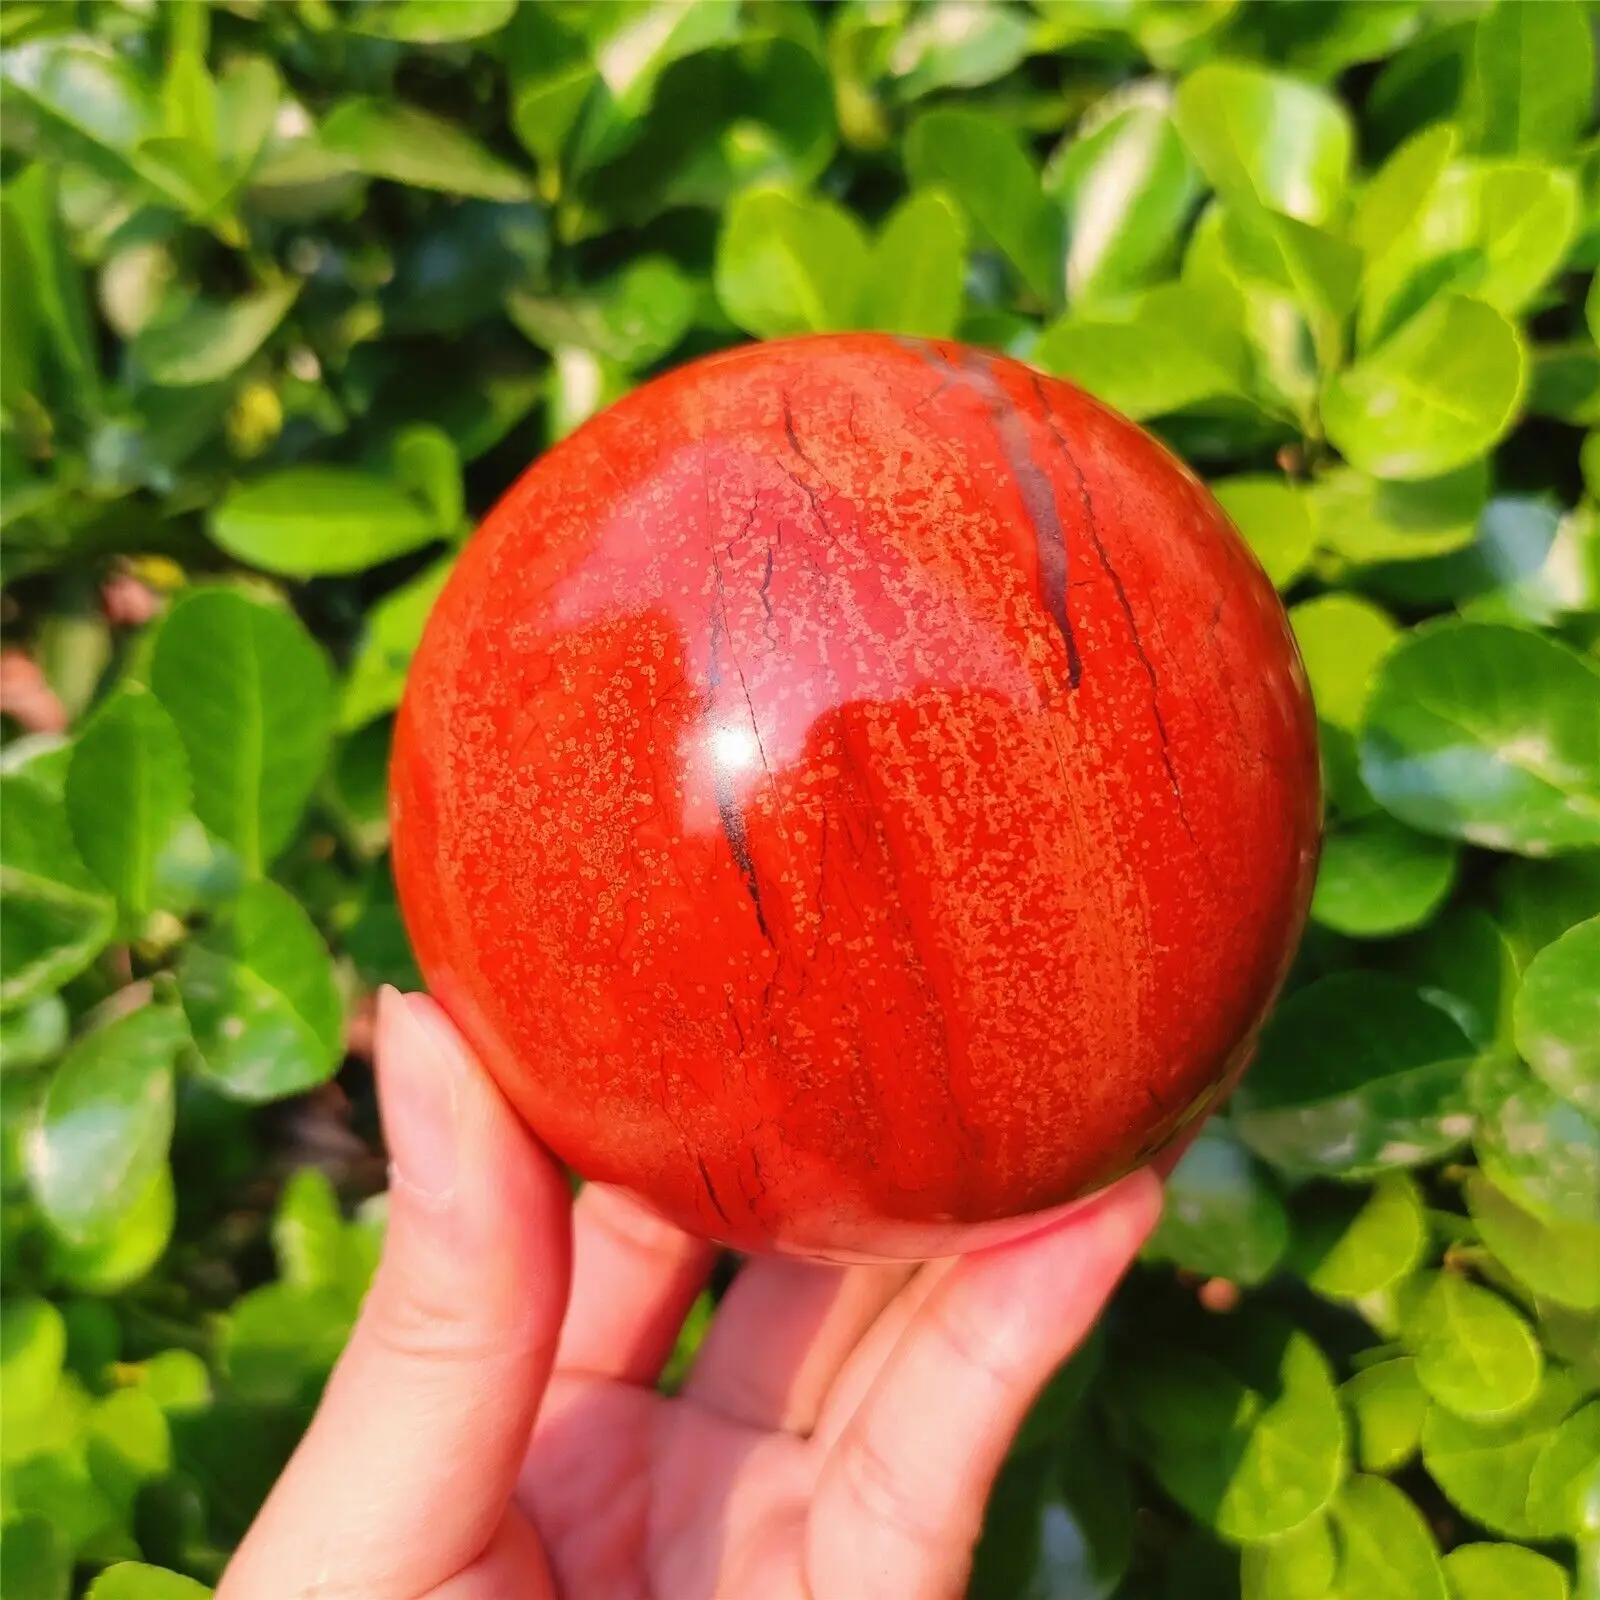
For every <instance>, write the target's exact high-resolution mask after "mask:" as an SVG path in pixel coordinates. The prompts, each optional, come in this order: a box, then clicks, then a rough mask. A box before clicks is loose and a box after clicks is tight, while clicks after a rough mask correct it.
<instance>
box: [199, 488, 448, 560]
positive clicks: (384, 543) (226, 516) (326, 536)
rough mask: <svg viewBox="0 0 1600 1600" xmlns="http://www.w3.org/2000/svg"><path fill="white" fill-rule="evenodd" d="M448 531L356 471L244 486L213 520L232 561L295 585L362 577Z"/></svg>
mask: <svg viewBox="0 0 1600 1600" xmlns="http://www.w3.org/2000/svg"><path fill="white" fill-rule="evenodd" d="M443 531H444V530H443V529H442V528H441V527H440V525H439V522H438V520H437V517H436V515H435V514H434V513H433V512H431V511H430V510H429V509H428V508H427V507H426V506H424V505H421V504H419V503H418V502H417V501H416V500H414V499H412V498H411V496H409V495H408V494H406V493H405V492H404V491H403V490H401V489H400V488H399V487H398V486H397V485H395V484H393V483H391V482H389V481H388V480H387V479H385V478H380V477H376V476H374V475H372V474H370V473H364V472H357V471H355V470H354V469H352V468H349V467H325V466H301V467H285V468H284V469H283V470H281V471H279V472H275V473H273V474H272V475H271V476H269V477H265V478H256V479H254V480H251V481H249V482H246V483H243V484H241V485H240V486H239V487H238V488H237V489H235V490H234V491H233V493H232V494H231V495H229V496H228V498H227V499H226V500H224V501H223V502H222V503H221V505H219V506H218V507H217V508H216V510H215V511H214V512H213V514H212V518H211V537H212V538H213V539H214V540H215V541H216V542H217V543H218V544H219V545H220V546H221V547H222V548H223V549H224V550H226V551H227V552H228V553H229V554H230V555H233V556H237V557H238V558H239V559H240V560H241V561H247V562H249V563H250V565H251V566H254V567H259V568H260V569H261V570H262V571H263V572H281V573H284V574H287V575H288V576H290V577H296V578H309V577H313V576H316V575H318V574H321V573H329V572H359V571H361V569H362V568H364V567H372V566H376V565H377V564H378V563H379V562H381V561H388V560H390V559H392V558H393V557H395V556H399V555H404V554H405V553H406V552H407V551H410V550H415V549H416V548H417V547H418V546H419V545H424V544H428V543H429V542H430V541H432V540H434V539H436V538H438V537H439V535H440V533H441V532H443Z"/></svg>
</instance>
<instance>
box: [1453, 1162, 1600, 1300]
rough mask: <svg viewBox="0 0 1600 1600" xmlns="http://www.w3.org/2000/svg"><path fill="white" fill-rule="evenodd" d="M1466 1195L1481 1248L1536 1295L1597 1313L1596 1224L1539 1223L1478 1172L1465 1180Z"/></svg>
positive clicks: (1599, 1265)
mask: <svg viewBox="0 0 1600 1600" xmlns="http://www.w3.org/2000/svg"><path fill="white" fill-rule="evenodd" d="M1465 1193H1466V1198H1467V1206H1468V1208H1469V1209H1470V1210H1471V1212H1472V1220H1473V1221H1474V1222H1475V1223H1477V1225H1478V1233H1479V1235H1480V1237H1481V1238H1482V1239H1483V1242H1484V1243H1485V1244H1486V1245H1487V1246H1488V1247H1489V1248H1490V1249H1491V1250H1492V1251H1494V1253H1495V1255H1496V1256H1497V1257H1498V1258H1499V1259H1500V1261H1501V1262H1502V1263H1503V1264H1504V1265H1505V1266H1507V1267H1509V1268H1510V1270H1511V1271H1512V1272H1513V1273H1515V1274H1516V1276H1517V1277H1518V1278H1519V1279H1521V1281H1522V1282H1523V1283H1525V1284H1527V1286H1528V1287H1529V1288H1530V1289H1532V1290H1533V1291H1534V1293H1535V1294H1538V1295H1541V1296H1543V1297H1545V1298H1547V1299H1550V1300H1554V1301H1557V1302H1558V1303H1559V1304H1561V1305H1564V1306H1570V1307H1572V1308H1574V1309H1575V1310H1579V1311H1595V1310H1600V1224H1587V1225H1586V1224H1584V1223H1581V1222H1556V1223H1549V1222H1542V1221H1540V1219H1539V1218H1538V1217H1536V1216H1534V1215H1533V1214H1532V1213H1531V1212H1529V1211H1525V1210H1523V1208H1522V1207H1521V1206H1519V1205H1518V1204H1517V1203H1516V1201H1515V1200H1513V1199H1511V1198H1510V1197H1509V1196H1508V1195H1504V1194H1502V1193H1501V1192H1500V1190H1499V1189H1497V1188H1496V1187H1495V1186H1494V1184H1493V1183H1491V1182H1490V1181H1489V1179H1488V1178H1486V1177H1485V1176H1484V1175H1483V1174H1482V1173H1481V1172H1474V1173H1471V1174H1470V1175H1469V1176H1468V1178H1467V1182H1466V1189H1465Z"/></svg>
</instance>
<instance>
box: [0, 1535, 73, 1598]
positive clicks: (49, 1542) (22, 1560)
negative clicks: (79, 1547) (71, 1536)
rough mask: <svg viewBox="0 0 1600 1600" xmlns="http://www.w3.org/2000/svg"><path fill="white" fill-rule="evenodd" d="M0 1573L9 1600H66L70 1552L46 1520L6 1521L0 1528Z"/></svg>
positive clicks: (70, 1560)
mask: <svg viewBox="0 0 1600 1600" xmlns="http://www.w3.org/2000/svg"><path fill="white" fill-rule="evenodd" d="M0 1572H4V1573H5V1575H6V1594H7V1595H8V1596H10V1597H12V1600H67V1597H68V1596H69V1595H70V1594H71V1593H72V1551H71V1549H70V1548H69V1547H68V1545H67V1542H66V1540H65V1538H64V1537H63V1536H62V1534H61V1532H60V1530H59V1529H58V1528H56V1527H55V1526H54V1525H53V1524H52V1523H51V1522H50V1520H49V1519H48V1518H46V1517H41V1516H27V1517H10V1516H8V1517H7V1518H6V1521H5V1523H4V1525H3V1526H0Z"/></svg>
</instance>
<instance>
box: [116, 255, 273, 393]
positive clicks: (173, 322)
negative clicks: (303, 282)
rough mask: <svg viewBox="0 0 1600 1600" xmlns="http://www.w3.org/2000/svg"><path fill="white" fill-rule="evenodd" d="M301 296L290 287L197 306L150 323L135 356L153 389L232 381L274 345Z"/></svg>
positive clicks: (137, 341) (138, 341) (137, 343)
mask: <svg viewBox="0 0 1600 1600" xmlns="http://www.w3.org/2000/svg"><path fill="white" fill-rule="evenodd" d="M299 293H300V285H299V284H298V283H297V282H294V281H290V282H286V283H281V284H278V285H276V286H275V287H272V288H267V289H262V290H259V291H258V292H256V293H255V294H252V295H243V296H241V297H240V298H238V299H236V300H226V301H220V302H206V301H194V302H193V303H191V304H190V305H188V306H186V307H185V308H184V309H183V310H182V311H181V312H179V313H178V314H177V315H176V316H174V317H171V318H161V319H158V320H155V321H152V322H149V323H147V324H146V325H145V326H144V328H143V329H142V330H141V331H140V333H139V335H138V337H137V338H136V339H135V340H134V341H133V346H132V354H133V358H134V360H136V361H137V362H138V363H139V365H140V367H141V368H142V369H143V371H144V373H145V375H146V376H147V377H148V378H149V379H150V381H151V382H152V383H156V384H162V385H165V386H167V387H183V386H188V385H193V384H203V383H218V382H220V381H221V380H222V379H224V378H231V377H232V376H233V375H234V373H236V372H237V371H238V370H239V369H240V368H241V367H242V366H244V364H245V363H246V362H247V361H249V360H250V358H251V357H252V356H253V355H255V353H256V352H257V351H258V350H259V349H260V348H261V347H262V346H263V345H264V344H265V343H266V342H267V340H268V339H270V338H271V337H272V335H273V333H274V332H275V331H276V330H277V328H278V325H279V324H280V323H281V322H282V321H283V319H284V317H285V316H287V315H288V312H289V308H290V307H291V306H292V305H293V304H294V302H295V300H296V298H297V297H298V296H299Z"/></svg>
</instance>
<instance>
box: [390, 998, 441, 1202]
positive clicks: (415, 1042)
mask: <svg viewBox="0 0 1600 1600" xmlns="http://www.w3.org/2000/svg"><path fill="white" fill-rule="evenodd" d="M377 1063H378V1084H379V1091H380V1094H379V1098H380V1100H381V1102H382V1107H383V1132H384V1138H385V1140H386V1142H387V1143H388V1146H389V1163H390V1168H391V1172H392V1176H393V1180H394V1182H396V1183H398V1184H403V1185H404V1186H405V1187H406V1188H408V1189H410V1190H412V1191H413V1192H415V1193H417V1194H420V1195H423V1196H425V1197H426V1198H428V1199H430V1200H434V1201H446V1200H449V1199H450V1198H451V1197H452V1196H453V1195H454V1193H455V1188H456V1179H457V1175H458V1173H459V1170H460V1136H461V1125H460V1121H461V1119H460V1081H461V1072H462V1062H461V1053H460V1050H459V1049H458V1048H457V1046H456V1043H455V1041H454V1039H453V1038H451V1037H450V1036H449V1035H448V1034H447V1033H446V1032H445V1031H444V1030H443V1029H442V1028H440V1027H439V1025H438V1021H437V1019H436V1018H435V1016H434V1014H433V1008H432V1004H431V1002H429V1001H428V1000H427V999H426V998H425V997H424V996H422V995H403V994H401V993H400V992H399V991H398V990H396V989H392V988H390V987H389V986H388V985H387V984H386V985H385V986H384V987H383V989H382V990H381V991H380V992H379V995H378V1048H377Z"/></svg>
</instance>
